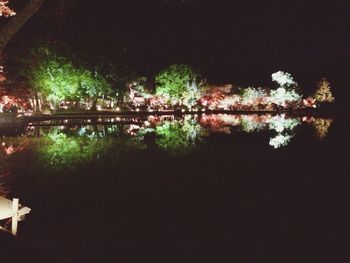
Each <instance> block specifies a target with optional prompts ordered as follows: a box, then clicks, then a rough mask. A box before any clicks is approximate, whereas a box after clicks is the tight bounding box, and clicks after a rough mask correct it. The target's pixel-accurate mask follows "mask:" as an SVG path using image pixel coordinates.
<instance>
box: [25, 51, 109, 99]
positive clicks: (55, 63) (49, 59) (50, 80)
mask: <svg viewBox="0 0 350 263" xmlns="http://www.w3.org/2000/svg"><path fill="white" fill-rule="evenodd" d="M31 53H32V58H31V59H29V61H28V62H27V65H28V67H27V70H25V71H24V75H25V76H26V77H27V79H28V80H29V82H30V84H31V86H32V87H33V88H34V90H35V91H37V92H39V93H40V94H41V95H43V96H44V97H45V98H46V99H47V100H49V101H50V102H52V103H53V104H54V105H55V104H56V105H57V104H58V103H59V102H61V101H63V100H74V101H80V100H82V99H87V98H88V99H91V98H93V99H95V98H98V97H100V96H102V95H104V94H109V93H110V92H111V89H112V87H111V84H110V83H109V82H108V81H107V79H106V77H104V76H102V74H101V73H100V72H98V71H91V70H90V69H88V68H85V67H84V66H81V65H80V66H79V65H77V64H78V63H74V62H73V60H72V59H69V58H68V57H67V56H64V55H61V54H59V52H57V51H56V50H54V49H51V48H50V47H46V46H42V47H39V48H36V49H33V50H32V52H31ZM32 60H34V63H33V62H31V61H32Z"/></svg>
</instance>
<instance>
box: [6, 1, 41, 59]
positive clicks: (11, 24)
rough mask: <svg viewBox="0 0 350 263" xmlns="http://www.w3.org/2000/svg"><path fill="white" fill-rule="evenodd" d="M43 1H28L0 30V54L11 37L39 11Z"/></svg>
mask: <svg viewBox="0 0 350 263" xmlns="http://www.w3.org/2000/svg"><path fill="white" fill-rule="evenodd" d="M44 2H45V0H30V1H29V3H28V4H27V5H26V6H25V7H24V8H23V9H22V10H20V11H19V12H17V14H16V15H15V16H14V17H13V18H11V19H10V20H9V21H8V22H7V23H6V24H5V25H4V26H3V27H2V28H1V30H0V53H1V52H2V51H3V50H4V48H5V47H6V45H7V44H8V43H9V42H10V41H11V39H12V38H13V36H14V35H15V34H16V33H17V32H18V31H19V30H20V29H21V28H22V26H24V25H25V23H27V21H28V20H29V19H30V18H31V17H32V15H34V14H35V13H36V11H38V10H39V8H40V7H41V6H42V4H43V3H44Z"/></svg>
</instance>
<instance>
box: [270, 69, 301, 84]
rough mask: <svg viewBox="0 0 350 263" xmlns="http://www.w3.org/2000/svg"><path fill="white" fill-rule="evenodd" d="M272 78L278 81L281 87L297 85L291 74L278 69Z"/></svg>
mask: <svg viewBox="0 0 350 263" xmlns="http://www.w3.org/2000/svg"><path fill="white" fill-rule="evenodd" d="M272 80H273V81H275V82H277V83H278V84H279V85H280V86H281V87H291V86H297V83H296V82H295V81H294V79H293V77H292V75H291V74H289V73H287V72H283V71H278V72H276V73H273V74H272Z"/></svg>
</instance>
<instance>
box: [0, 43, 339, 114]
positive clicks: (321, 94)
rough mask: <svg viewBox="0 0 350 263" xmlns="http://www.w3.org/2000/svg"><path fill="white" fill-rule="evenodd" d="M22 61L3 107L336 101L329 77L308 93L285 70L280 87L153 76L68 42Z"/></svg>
mask: <svg viewBox="0 0 350 263" xmlns="http://www.w3.org/2000/svg"><path fill="white" fill-rule="evenodd" d="M19 65H20V66H19V67H20V68H21V70H20V71H19V72H16V74H17V75H18V76H20V77H18V76H17V78H16V80H12V82H11V80H10V81H9V83H8V86H9V90H11V92H8V93H6V92H3V93H2V95H0V97H1V100H0V111H2V112H6V111H18V110H22V111H24V110H26V111H28V110H29V109H30V110H31V111H34V112H45V113H49V112H54V111H58V110H70V111H76V110H92V111H95V110H111V111H113V110H117V111H120V110H137V111H146V110H148V111H155V110H159V111H162V110H183V111H187V110H200V109H203V110H205V109H210V110H248V111H249V110H254V111H259V110H260V111H274V110H281V109H298V108H306V107H317V105H319V104H322V103H326V102H333V101H334V97H333V95H332V93H331V88H330V84H329V82H328V81H327V80H325V79H322V80H321V81H320V83H319V84H318V88H317V90H316V91H315V93H314V94H313V95H312V96H309V97H304V96H303V94H302V92H301V89H300V88H299V87H298V84H297V83H296V82H295V81H294V79H293V77H292V76H291V75H290V74H289V73H286V72H282V71H279V72H276V73H274V74H272V81H273V82H274V83H275V87H274V88H266V87H258V88H255V87H237V86H233V85H224V86H216V85H211V84H209V83H207V81H206V80H205V78H204V77H203V76H202V75H201V74H200V72H199V71H197V70H194V69H193V68H191V67H190V66H188V65H180V64H174V65H171V66H169V67H168V68H166V69H164V70H162V71H160V72H158V73H157V74H156V75H155V76H154V77H153V80H152V81H149V80H148V79H147V78H146V77H142V76H138V75H136V74H134V73H132V72H128V71H126V70H121V69H120V67H117V66H115V65H114V64H113V63H110V62H108V61H101V62H100V63H98V65H91V63H90V64H89V63H86V62H84V60H83V59H81V58H78V57H77V56H75V55H74V54H72V52H69V51H68V49H65V47H64V46H63V47H53V46H52V45H50V44H41V45H40V46H38V47H36V48H34V49H32V50H31V51H30V52H29V55H28V56H27V57H25V58H21V59H20V61H19ZM150 83H153V85H152V84H150ZM14 87H17V89H16V88H14ZM18 87H20V88H18ZM16 90H17V92H15V91H16ZM24 106H25V107H24Z"/></svg>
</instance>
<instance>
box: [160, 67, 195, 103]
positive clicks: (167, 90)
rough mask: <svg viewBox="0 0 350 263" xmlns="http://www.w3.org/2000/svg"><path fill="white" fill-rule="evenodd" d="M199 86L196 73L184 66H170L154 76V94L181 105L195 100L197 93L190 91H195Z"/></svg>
mask: <svg viewBox="0 0 350 263" xmlns="http://www.w3.org/2000/svg"><path fill="white" fill-rule="evenodd" d="M199 86H200V79H199V75H198V73H196V72H194V71H193V70H192V68H190V67H189V66H186V65H177V64H175V65H172V66H170V67H169V68H167V69H165V70H163V71H161V72H160V73H159V74H158V75H157V76H156V94H157V95H159V96H163V97H165V98H166V99H168V100H169V101H171V102H173V103H183V102H184V101H191V99H193V98H196V97H197V91H195V92H194V91H193V90H191V89H192V88H193V87H194V88H195V89H197V88H198V87H199ZM194 94H195V95H194ZM193 95H194V97H193ZM190 104H192V103H190Z"/></svg>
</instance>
